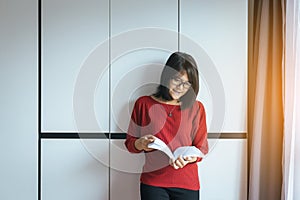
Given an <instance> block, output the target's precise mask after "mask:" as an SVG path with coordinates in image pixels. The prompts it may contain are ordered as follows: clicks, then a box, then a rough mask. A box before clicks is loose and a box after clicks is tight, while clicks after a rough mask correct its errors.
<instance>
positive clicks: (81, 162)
mask: <svg viewBox="0 0 300 200" xmlns="http://www.w3.org/2000/svg"><path fill="white" fill-rule="evenodd" d="M108 155H109V154H108V140H102V139H65V140H61V139H59V140H57V139H51V140H43V141H42V199H43V200H53V199H55V200H66V199H72V200H82V199H88V200H99V199H103V200H108V197H109V194H108V191H109V188H108V187H109V168H108Z"/></svg>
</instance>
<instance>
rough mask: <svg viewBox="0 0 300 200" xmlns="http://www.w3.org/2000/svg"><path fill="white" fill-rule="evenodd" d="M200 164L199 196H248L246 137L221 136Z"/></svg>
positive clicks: (233, 198) (217, 197)
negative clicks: (227, 137)
mask: <svg viewBox="0 0 300 200" xmlns="http://www.w3.org/2000/svg"><path fill="white" fill-rule="evenodd" d="M209 143H210V144H213V143H214V142H213V141H212V140H209ZM198 166H199V178H200V185H201V186H200V187H201V189H200V196H201V198H200V199H204V200H205V199H231V200H240V199H247V140H246V139H220V140H219V141H218V142H217V143H216V144H214V146H213V149H212V150H211V151H210V153H209V154H208V155H207V157H206V158H205V159H204V160H203V161H202V162H200V163H199V164H198Z"/></svg>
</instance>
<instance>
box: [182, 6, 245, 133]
mask: <svg viewBox="0 0 300 200" xmlns="http://www.w3.org/2000/svg"><path fill="white" fill-rule="evenodd" d="M180 16H181V18H180V19H181V20H180V27H181V29H180V33H181V37H180V50H182V51H185V52H189V53H191V54H192V55H193V56H194V57H195V58H196V60H197V62H198V65H199V72H200V76H201V90H200V93H199V96H198V99H200V100H201V101H203V103H204V104H205V107H206V109H207V118H208V119H207V121H208V128H209V131H210V132H246V130H247V127H246V119H247V118H246V116H247V26H248V25H247V1H246V0H224V1H217V0H212V1H198V0H191V1H181V12H180Z"/></svg>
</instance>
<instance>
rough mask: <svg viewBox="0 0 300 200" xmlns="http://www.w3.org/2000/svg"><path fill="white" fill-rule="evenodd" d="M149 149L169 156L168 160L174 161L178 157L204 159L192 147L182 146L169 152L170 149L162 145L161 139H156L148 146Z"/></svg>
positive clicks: (202, 155) (196, 149)
mask: <svg viewBox="0 0 300 200" xmlns="http://www.w3.org/2000/svg"><path fill="white" fill-rule="evenodd" d="M148 147H149V148H153V149H157V150H160V151H162V152H164V153H165V154H167V156H169V158H171V159H173V160H176V159H177V158H178V157H179V156H180V155H181V156H182V157H185V156H196V157H204V154H203V153H202V152H201V151H200V150H199V149H198V148H196V147H194V146H182V147H178V148H177V149H175V151H174V152H172V151H171V150H170V148H169V147H168V146H167V145H166V143H164V142H163V141H162V140H161V139H159V138H156V139H155V140H154V142H152V143H150V144H148Z"/></svg>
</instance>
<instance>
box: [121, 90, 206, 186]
mask: <svg viewBox="0 0 300 200" xmlns="http://www.w3.org/2000/svg"><path fill="white" fill-rule="evenodd" d="M170 112H171V113H172V116H168V115H167V113H170ZM148 134H152V135H155V136H156V137H158V138H160V139H161V140H163V141H164V142H165V143H166V144H167V145H168V146H169V148H170V149H171V150H172V151H174V150H175V149H176V148H177V147H180V146H196V147H197V148H199V149H200V150H201V151H202V153H204V154H206V153H207V152H208V143H207V128H206V117H205V110H204V106H203V105H202V103H200V102H199V101H196V102H195V103H194V104H193V106H192V107H190V108H187V109H183V110H181V108H180V106H173V105H168V104H164V103H160V102H158V101H156V100H154V99H153V98H152V97H150V96H143V97H140V98H139V99H138V100H137V101H136V102H135V105H134V108H133V111H132V115H131V121H130V123H129V128H128V132H127V137H126V141H125V145H126V147H127V149H128V151H130V152H132V153H140V152H141V151H138V150H137V149H136V148H135V146H134V142H135V140H136V139H137V138H139V137H141V136H143V135H148ZM200 160H201V158H199V159H198V161H200ZM140 180H141V182H142V183H144V184H148V185H153V186H159V187H177V188H185V189H190V190H199V189H200V184H199V178H198V166H197V163H196V162H195V163H190V164H187V165H186V166H185V167H183V168H181V169H177V170H175V169H174V168H173V167H172V166H170V165H169V158H168V157H167V156H166V155H165V154H164V153H162V152H161V151H158V150H154V151H150V152H145V164H144V167H143V173H142V174H141V178H140Z"/></svg>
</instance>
